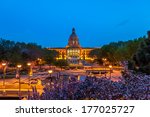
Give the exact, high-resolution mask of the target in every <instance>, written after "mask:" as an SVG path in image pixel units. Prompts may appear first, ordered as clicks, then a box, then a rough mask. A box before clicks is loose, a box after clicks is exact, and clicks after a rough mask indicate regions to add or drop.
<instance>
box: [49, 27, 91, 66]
mask: <svg viewBox="0 0 150 117" xmlns="http://www.w3.org/2000/svg"><path fill="white" fill-rule="evenodd" d="M48 49H49V50H55V51H57V52H58V53H59V56H58V57H57V58H56V59H57V60H58V59H66V60H67V61H68V62H69V64H72V65H82V63H83V62H85V61H91V60H93V58H91V57H90V56H89V53H90V51H91V50H93V49H94V48H84V47H81V45H80V43H79V38H78V36H77V34H76V31H75V28H73V29H72V34H71V35H70V37H69V40H68V45H67V46H66V47H64V48H48Z"/></svg>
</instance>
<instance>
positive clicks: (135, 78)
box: [29, 71, 150, 100]
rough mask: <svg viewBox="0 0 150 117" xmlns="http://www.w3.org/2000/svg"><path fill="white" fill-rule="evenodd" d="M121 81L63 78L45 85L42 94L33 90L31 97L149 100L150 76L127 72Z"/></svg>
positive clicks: (44, 98)
mask: <svg viewBox="0 0 150 117" xmlns="http://www.w3.org/2000/svg"><path fill="white" fill-rule="evenodd" d="M121 79H122V80H121V81H118V82H113V81H111V80H110V79H106V78H104V77H101V78H96V77H86V79H85V80H84V81H77V80H76V78H71V79H68V80H66V79H61V81H55V82H54V83H53V84H51V85H48V86H45V88H44V92H43V93H42V95H39V94H38V93H37V91H36V90H35V89H34V90H33V96H29V99H35V100H38V99H41V100H86V99H88V100H121V99H123V100H149V99H150V76H148V75H143V74H134V73H132V72H129V71H128V72H125V73H124V74H123V76H122V78H121Z"/></svg>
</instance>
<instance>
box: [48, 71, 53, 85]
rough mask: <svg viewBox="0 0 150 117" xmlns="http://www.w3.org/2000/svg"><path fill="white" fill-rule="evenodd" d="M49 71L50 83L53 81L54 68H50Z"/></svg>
mask: <svg viewBox="0 0 150 117" xmlns="http://www.w3.org/2000/svg"><path fill="white" fill-rule="evenodd" d="M48 73H49V75H50V84H51V83H52V73H53V70H48Z"/></svg>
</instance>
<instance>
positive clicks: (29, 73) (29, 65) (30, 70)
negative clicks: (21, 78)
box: [27, 63, 33, 87]
mask: <svg viewBox="0 0 150 117" xmlns="http://www.w3.org/2000/svg"><path fill="white" fill-rule="evenodd" d="M27 66H28V67H29V72H28V75H29V81H28V85H29V87H30V77H31V76H32V75H33V72H32V64H31V63H27Z"/></svg>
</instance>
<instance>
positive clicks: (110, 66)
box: [109, 65, 112, 79]
mask: <svg viewBox="0 0 150 117" xmlns="http://www.w3.org/2000/svg"><path fill="white" fill-rule="evenodd" d="M109 68H110V79H111V70H112V65H109Z"/></svg>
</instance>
